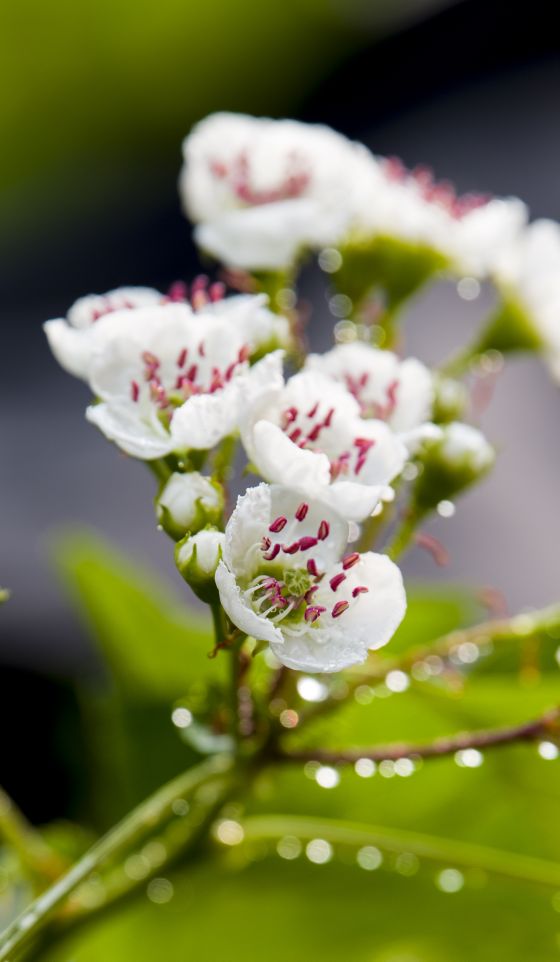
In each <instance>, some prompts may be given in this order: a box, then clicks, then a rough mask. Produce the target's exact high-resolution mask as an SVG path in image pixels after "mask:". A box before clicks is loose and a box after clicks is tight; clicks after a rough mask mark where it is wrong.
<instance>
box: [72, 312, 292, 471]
mask: <svg viewBox="0 0 560 962" xmlns="http://www.w3.org/2000/svg"><path fill="white" fill-rule="evenodd" d="M133 313H134V315H135V317H134V324H131V325H127V330H126V335H125V336H121V332H120V329H119V331H117V332H116V331H113V332H112V333H111V336H110V337H108V339H107V342H106V343H105V345H104V347H103V348H102V349H100V350H99V351H98V352H96V353H95V354H94V356H93V358H92V359H91V362H90V367H89V375H88V376H89V382H90V385H91V388H92V390H93V393H94V394H95V395H96V397H98V398H99V399H100V400H101V403H99V404H95V405H93V406H91V407H90V408H88V410H87V417H88V420H90V421H91V422H92V423H94V424H96V425H97V426H98V427H99V428H100V429H101V430H102V431H103V433H104V434H105V435H106V437H107V438H109V439H110V440H112V441H115V442H116V443H117V444H118V445H119V447H121V448H122V449H123V451H126V452H127V453H128V454H131V455H132V456H133V457H138V458H143V459H147V460H150V459H153V458H159V457H162V456H164V455H166V454H168V453H170V452H172V451H184V450H186V449H189V448H195V449H204V450H205V449H207V448H211V447H213V446H214V445H215V444H217V443H218V442H219V441H220V440H221V439H222V438H224V437H226V436H227V435H228V434H231V433H232V432H234V431H235V430H236V428H237V426H238V419H239V414H240V404H241V398H242V396H243V394H245V396H250V393H251V391H252V390H253V389H256V386H260V384H261V379H263V380H264V381H265V383H269V382H270V378H273V379H274V377H277V378H278V380H280V373H279V367H280V359H279V358H278V357H277V356H276V355H272V354H269V355H267V356H266V357H265V358H263V360H262V361H260V362H258V364H256V365H255V366H254V367H253V368H251V369H249V364H248V358H249V355H250V353H251V350H250V347H249V345H248V344H247V343H246V341H245V340H244V337H243V331H242V329H241V328H240V326H235V327H233V326H232V325H231V324H230V323H229V320H228V318H227V315H226V314H218V315H217V316H214V315H213V314H212V313H210V314H208V313H207V312H205V311H199V312H197V313H194V312H193V311H192V310H191V308H190V307H189V305H187V304H181V303H170V304H166V305H163V306H159V307H153V308H140V309H138V310H137V311H135V312H133ZM115 316H116V315H115ZM99 323H102V321H100V322H99Z"/></svg>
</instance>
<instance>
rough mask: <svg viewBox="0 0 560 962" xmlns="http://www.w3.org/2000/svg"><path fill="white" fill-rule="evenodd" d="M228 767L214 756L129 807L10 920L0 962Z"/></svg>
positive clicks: (228, 761) (223, 759)
mask: <svg viewBox="0 0 560 962" xmlns="http://www.w3.org/2000/svg"><path fill="white" fill-rule="evenodd" d="M231 766H232V760H231V758H229V757H228V756H223V755H222V756H215V757H214V758H212V759H209V760H207V761H205V762H203V763H202V764H201V765H199V766H197V767H196V768H193V769H189V770H188V771H187V772H184V773H182V774H181V775H179V776H177V778H174V779H173V780H172V781H171V782H168V783H167V785H164V786H163V787H162V788H160V789H159V790H158V791H156V792H155V793H154V794H153V795H151V796H150V797H149V798H148V799H147V800H146V801H144V802H142V803H141V804H140V805H138V806H137V808H135V809H133V811H132V812H130V813H129V814H128V815H127V816H126V817H125V818H124V819H123V820H122V821H121V822H119V823H118V824H117V825H116V826H115V827H114V828H112V829H111V830H110V831H109V832H107V834H106V835H104V836H103V837H102V838H101V839H99V841H98V842H96V843H95V844H94V845H93V846H92V847H91V848H90V849H89V851H88V852H86V853H85V855H83V856H82V858H81V859H79V861H78V862H76V864H75V865H74V866H73V867H72V868H71V869H70V871H69V872H67V873H66V874H65V875H63V876H62V877H61V878H60V879H58V881H56V882H55V883H54V885H52V886H51V887H50V888H49V889H47V891H46V892H44V893H43V894H42V895H40V896H39V897H38V898H37V899H36V900H35V901H34V902H32V904H31V905H30V906H29V907H28V908H27V909H26V910H25V911H24V912H23V913H22V914H21V915H20V916H19V917H18V918H17V919H15V921H14V922H12V924H11V925H10V926H9V927H8V928H7V929H6V931H5V932H4V933H3V935H2V938H1V939H0V962H6V960H8V959H9V958H10V957H11V956H12V955H13V954H14V953H16V952H18V953H19V952H20V951H21V949H22V948H24V947H25V945H26V944H27V943H28V942H29V941H30V940H31V939H34V938H35V937H36V936H37V935H38V934H39V933H40V932H41V931H42V930H43V929H44V928H45V926H46V925H47V923H48V922H49V920H50V919H51V918H52V917H53V915H54V914H55V912H56V911H57V909H58V908H60V907H61V906H62V905H63V903H64V902H65V901H66V899H67V898H68V896H69V895H71V894H72V893H73V892H75V890H76V889H77V888H78V886H79V885H81V884H82V882H84V881H85V880H86V879H87V878H88V877H89V876H90V875H91V873H92V872H95V871H98V870H100V869H101V868H102V866H103V865H104V864H105V863H106V862H108V861H109V860H111V859H114V858H115V857H118V856H119V855H120V854H121V853H124V852H126V851H128V850H129V849H130V848H131V847H132V846H134V845H135V844H137V843H138V842H140V841H141V840H142V839H143V838H144V837H145V836H146V834H147V833H151V834H153V833H154V831H156V830H158V829H159V828H160V827H161V826H162V825H164V824H165V823H166V822H167V821H168V820H169V819H170V818H171V817H172V815H173V808H172V806H173V803H174V802H175V801H176V800H177V799H182V798H184V796H185V795H189V794H190V793H191V792H193V791H194V790H195V789H197V788H198V787H199V786H201V785H203V784H205V783H206V782H209V781H211V780H213V779H217V778H223V777H224V775H225V774H226V773H227V772H228V771H229V770H230V769H231Z"/></svg>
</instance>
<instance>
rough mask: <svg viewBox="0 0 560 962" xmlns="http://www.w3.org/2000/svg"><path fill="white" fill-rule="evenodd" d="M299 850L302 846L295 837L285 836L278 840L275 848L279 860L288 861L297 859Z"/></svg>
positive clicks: (299, 853)
mask: <svg viewBox="0 0 560 962" xmlns="http://www.w3.org/2000/svg"><path fill="white" fill-rule="evenodd" d="M301 850H302V844H301V842H300V840H299V838H296V836H295V835H285V836H284V838H281V839H279V840H278V844H277V846H276V851H277V852H278V854H279V856H280V858H286V859H288V860H289V861H292V860H293V859H294V858H299V856H300V855H301Z"/></svg>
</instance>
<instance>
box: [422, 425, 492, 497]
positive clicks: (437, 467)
mask: <svg viewBox="0 0 560 962" xmlns="http://www.w3.org/2000/svg"><path fill="white" fill-rule="evenodd" d="M494 458H495V453H494V449H493V447H492V446H491V444H489V442H488V441H487V440H486V438H485V437H484V435H483V434H481V432H480V431H478V430H477V429H476V428H473V427H471V426H470V425H469V424H462V423H461V422H459V421H453V422H452V423H451V424H447V425H444V426H443V428H442V435H441V438H440V439H439V440H437V441H434V442H433V444H430V445H427V446H426V448H425V450H424V454H423V456H422V458H421V463H422V472H421V473H420V475H419V476H418V480H417V482H416V486H415V490H414V494H413V500H414V503H415V510H416V511H417V512H419V513H424V512H426V511H429V510H431V509H432V508H435V507H436V505H437V504H439V502H440V501H444V500H447V499H449V498H452V497H453V496H454V495H456V494H458V493H459V492H460V491H462V490H463V489H464V488H467V487H469V486H470V485H471V484H474V482H475V481H478V480H479V478H481V477H483V475H485V474H486V473H487V472H488V471H489V470H490V468H491V467H492V465H493V463H494Z"/></svg>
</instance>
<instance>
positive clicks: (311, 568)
mask: <svg viewBox="0 0 560 962" xmlns="http://www.w3.org/2000/svg"><path fill="white" fill-rule="evenodd" d="M307 570H308V572H309V574H310V575H311V576H312V578H318V577H319V569H318V568H317V562H316V561H315V558H309V560H308V562H307Z"/></svg>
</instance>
